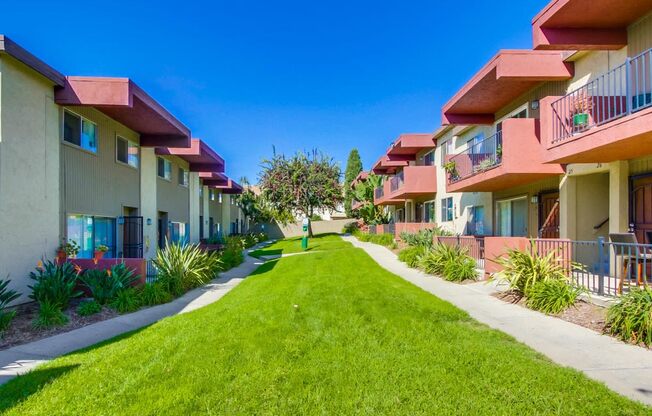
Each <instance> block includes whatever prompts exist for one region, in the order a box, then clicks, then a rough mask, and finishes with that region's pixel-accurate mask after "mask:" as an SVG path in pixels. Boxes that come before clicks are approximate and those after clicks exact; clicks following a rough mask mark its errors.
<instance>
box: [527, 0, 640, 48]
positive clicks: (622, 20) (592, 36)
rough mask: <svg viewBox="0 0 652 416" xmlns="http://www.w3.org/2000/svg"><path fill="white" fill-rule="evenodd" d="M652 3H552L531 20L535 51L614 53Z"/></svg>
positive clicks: (635, 0)
mask: <svg viewBox="0 0 652 416" xmlns="http://www.w3.org/2000/svg"><path fill="white" fill-rule="evenodd" d="M650 10H652V0H621V1H614V0H553V1H551V2H550V3H549V4H548V5H547V6H546V7H544V8H543V10H541V11H540V12H539V13H538V14H537V15H536V16H535V17H534V19H532V40H533V47H534V49H539V50H544V49H549V50H552V49H554V50H564V49H565V50H571V49H572V50H594V49H599V50H615V49H620V48H622V47H624V46H626V45H627V26H629V25H630V24H632V23H633V22H635V21H636V20H638V19H640V18H641V17H642V16H644V15H645V14H647V13H648V12H649V11H650Z"/></svg>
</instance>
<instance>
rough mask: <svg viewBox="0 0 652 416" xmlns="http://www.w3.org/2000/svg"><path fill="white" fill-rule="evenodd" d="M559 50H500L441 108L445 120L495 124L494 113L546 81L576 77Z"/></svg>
mask: <svg viewBox="0 0 652 416" xmlns="http://www.w3.org/2000/svg"><path fill="white" fill-rule="evenodd" d="M573 72H574V71H573V63H572V62H565V61H564V55H563V54H562V53H561V52H557V51H531V50H501V51H499V52H498V53H497V54H496V55H495V56H494V57H493V58H492V59H491V60H490V61H489V62H488V63H487V64H486V65H485V66H484V67H483V68H482V69H481V70H480V71H479V72H478V73H477V74H475V75H474V76H473V78H471V80H470V81H469V82H467V83H466V84H465V85H464V86H463V87H462V88H461V89H460V90H459V91H458V92H457V94H455V95H454V96H453V98H451V99H450V100H449V101H448V102H447V103H446V104H445V105H444V107H443V108H442V124H492V123H493V122H494V121H495V117H494V115H495V113H496V112H498V111H499V110H500V109H502V108H503V107H505V106H507V105H508V104H509V103H510V102H512V101H514V100H515V99H516V98H518V97H519V96H520V95H522V94H524V93H526V92H527V91H529V90H530V89H532V88H534V87H536V86H537V85H539V84H540V83H542V82H545V81H561V80H568V79H571V78H572V77H573Z"/></svg>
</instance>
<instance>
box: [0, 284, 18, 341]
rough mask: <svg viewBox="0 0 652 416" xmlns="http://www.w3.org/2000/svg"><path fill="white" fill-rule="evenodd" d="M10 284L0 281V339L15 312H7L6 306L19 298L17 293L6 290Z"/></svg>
mask: <svg viewBox="0 0 652 416" xmlns="http://www.w3.org/2000/svg"><path fill="white" fill-rule="evenodd" d="M10 282H11V280H9V279H0V337H2V334H4V332H5V331H6V330H7V329H8V328H9V325H10V324H11V321H12V320H13V319H14V316H16V311H9V310H7V305H9V303H11V302H12V301H14V300H16V299H18V298H19V297H20V294H19V293H18V292H16V291H15V290H9V289H8V286H9V283H10Z"/></svg>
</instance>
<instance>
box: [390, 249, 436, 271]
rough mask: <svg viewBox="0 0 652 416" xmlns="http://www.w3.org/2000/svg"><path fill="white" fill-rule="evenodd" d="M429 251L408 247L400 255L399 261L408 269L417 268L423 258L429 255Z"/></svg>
mask: <svg viewBox="0 0 652 416" xmlns="http://www.w3.org/2000/svg"><path fill="white" fill-rule="evenodd" d="M428 252H429V251H428V249H427V248H425V247H420V246H412V247H407V248H404V249H403V250H401V251H400V252H399V253H398V259H399V260H400V261H402V262H403V263H405V264H406V265H407V266H408V267H412V268H416V267H418V266H419V262H420V261H421V257H422V256H424V255H426V254H428Z"/></svg>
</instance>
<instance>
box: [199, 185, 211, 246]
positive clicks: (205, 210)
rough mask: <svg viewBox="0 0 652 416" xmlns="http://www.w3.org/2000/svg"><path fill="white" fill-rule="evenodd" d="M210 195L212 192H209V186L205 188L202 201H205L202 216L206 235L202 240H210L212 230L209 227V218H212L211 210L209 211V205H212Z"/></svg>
mask: <svg viewBox="0 0 652 416" xmlns="http://www.w3.org/2000/svg"><path fill="white" fill-rule="evenodd" d="M209 193H210V191H209V190H208V186H204V190H203V192H202V199H203V204H202V205H203V207H202V208H203V212H202V214H201V215H202V216H203V217H204V229H203V231H204V235H202V236H201V238H209V237H210V230H209V229H208V226H209V225H210V221H209V218H210V216H211V214H210V209H209V206H208V204H209V203H210V202H209V201H210V199H209Z"/></svg>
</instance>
